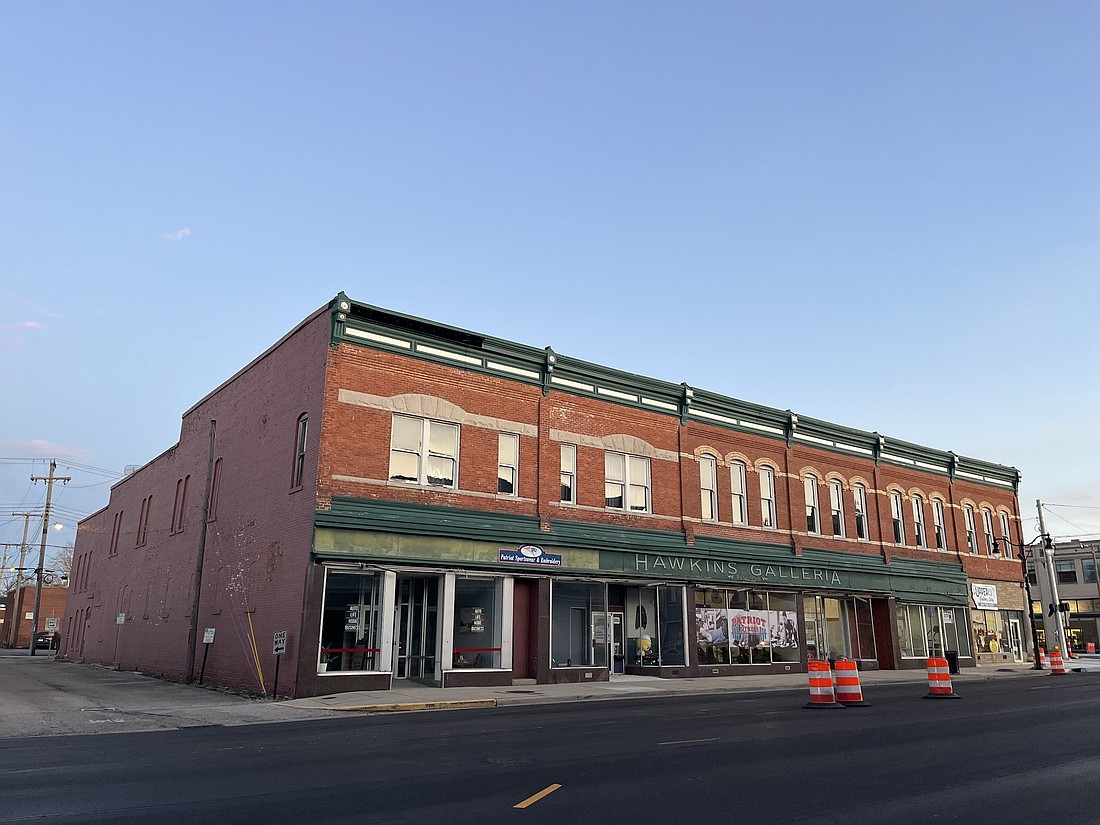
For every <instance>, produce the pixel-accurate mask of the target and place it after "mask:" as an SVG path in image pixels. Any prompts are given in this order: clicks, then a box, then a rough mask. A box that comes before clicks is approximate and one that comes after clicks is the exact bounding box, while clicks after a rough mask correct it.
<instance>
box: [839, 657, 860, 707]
mask: <svg viewBox="0 0 1100 825" xmlns="http://www.w3.org/2000/svg"><path fill="white" fill-rule="evenodd" d="M833 678H834V681H835V682H836V700H837V701H838V702H840V704H842V705H844V707H846V708H847V707H864V706H866V705H867V703H866V702H864V701H863V689H862V688H861V687H860V686H859V668H858V667H857V666H856V663H855V662H853V661H852V660H851V659H837V660H836V663H835V664H834V665H833Z"/></svg>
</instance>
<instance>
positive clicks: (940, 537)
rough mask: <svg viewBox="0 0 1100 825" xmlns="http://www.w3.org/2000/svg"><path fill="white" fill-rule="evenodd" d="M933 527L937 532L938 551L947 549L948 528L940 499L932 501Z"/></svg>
mask: <svg viewBox="0 0 1100 825" xmlns="http://www.w3.org/2000/svg"><path fill="white" fill-rule="evenodd" d="M932 527H933V529H934V530H935V532H936V549H937V550H946V549H947V528H946V527H945V526H944V520H943V502H942V501H940V500H939V499H938V498H934V499H932Z"/></svg>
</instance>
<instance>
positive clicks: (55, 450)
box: [0, 438, 88, 461]
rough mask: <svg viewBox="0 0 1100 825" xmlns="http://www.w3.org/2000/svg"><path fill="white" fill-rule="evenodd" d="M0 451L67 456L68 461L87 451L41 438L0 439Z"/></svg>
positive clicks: (80, 456)
mask: <svg viewBox="0 0 1100 825" xmlns="http://www.w3.org/2000/svg"><path fill="white" fill-rule="evenodd" d="M0 451H2V452H4V453H11V454H14V455H26V456H31V457H39V456H41V457H42V458H67V459H69V460H70V461H73V460H76V459H78V458H84V457H86V456H87V454H88V451H87V450H85V449H84V448H83V447H68V446H66V445H64V444H55V443H54V442H52V441H46V440H45V439H43V438H31V439H27V440H25V441H9V440H5V439H0Z"/></svg>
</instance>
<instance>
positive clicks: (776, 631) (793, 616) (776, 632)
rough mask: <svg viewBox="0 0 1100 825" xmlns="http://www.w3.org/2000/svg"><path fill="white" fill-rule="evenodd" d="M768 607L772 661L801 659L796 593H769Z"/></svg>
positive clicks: (795, 660)
mask: <svg viewBox="0 0 1100 825" xmlns="http://www.w3.org/2000/svg"><path fill="white" fill-rule="evenodd" d="M768 609H769V611H770V612H769V615H768V626H769V630H770V635H771V649H772V661H773V662H797V661H800V659H801V655H802V654H801V652H800V651H799V647H798V619H797V616H798V602H797V600H796V599H795V596H794V594H792V593H769V594H768Z"/></svg>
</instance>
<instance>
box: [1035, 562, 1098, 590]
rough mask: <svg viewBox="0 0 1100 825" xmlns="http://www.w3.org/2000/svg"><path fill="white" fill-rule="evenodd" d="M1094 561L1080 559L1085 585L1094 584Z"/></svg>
mask: <svg viewBox="0 0 1100 825" xmlns="http://www.w3.org/2000/svg"><path fill="white" fill-rule="evenodd" d="M1096 561H1097V560H1096V559H1081V578H1082V580H1083V581H1084V582H1085V583H1086V584H1096ZM1028 564H1031V562H1028Z"/></svg>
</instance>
